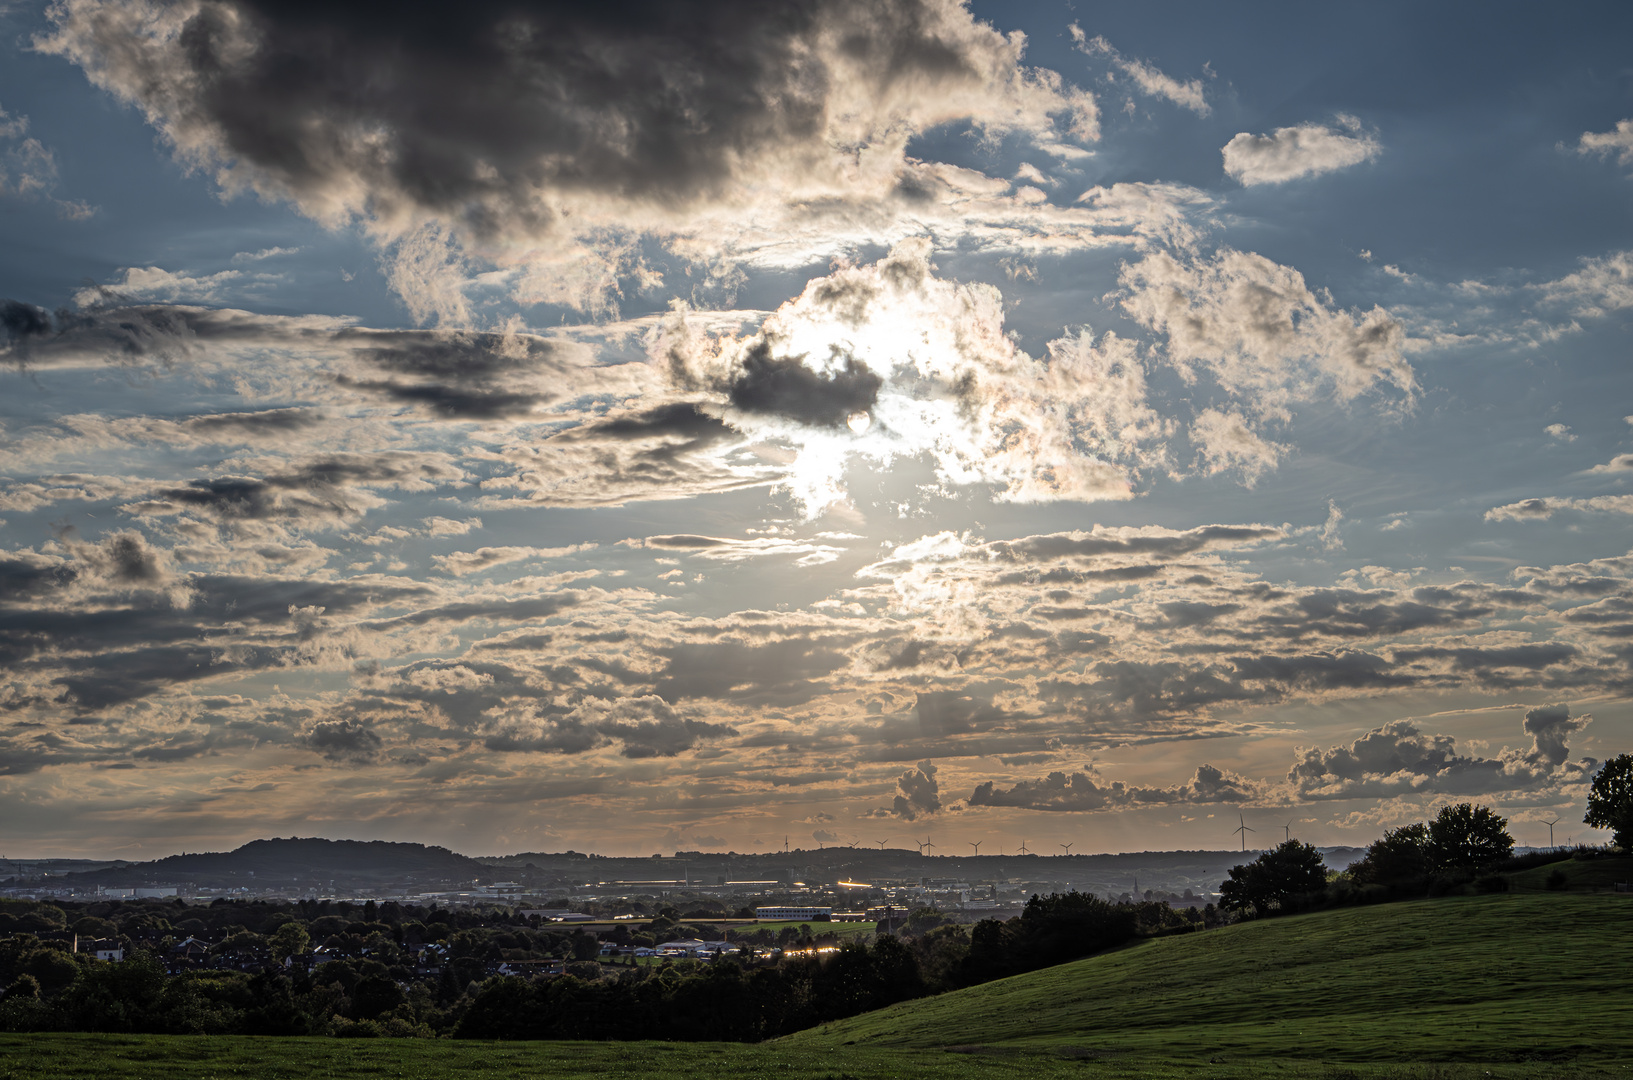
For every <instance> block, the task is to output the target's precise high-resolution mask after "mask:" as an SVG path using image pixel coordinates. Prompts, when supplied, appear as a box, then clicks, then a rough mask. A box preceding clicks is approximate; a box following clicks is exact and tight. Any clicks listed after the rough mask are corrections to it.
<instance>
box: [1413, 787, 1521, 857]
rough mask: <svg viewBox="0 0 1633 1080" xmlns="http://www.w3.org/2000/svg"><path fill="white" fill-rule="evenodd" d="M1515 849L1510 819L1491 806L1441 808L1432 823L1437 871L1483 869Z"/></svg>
mask: <svg viewBox="0 0 1633 1080" xmlns="http://www.w3.org/2000/svg"><path fill="white" fill-rule="evenodd" d="M1513 850H1514V838H1513V837H1512V836H1509V835H1508V819H1507V818H1505V817H1501V816H1500V815H1498V814H1497V812H1496V811H1494V810H1492V809H1491V808H1489V807H1485V806H1475V805H1474V804H1473V803H1458V804H1457V805H1455V806H1446V807H1442V808H1441V811H1440V813H1439V814H1437V815H1435V819H1434V820H1433V821H1431V822H1430V823H1429V861H1430V863H1431V864H1432V866H1433V867H1434V869H1436V870H1484V869H1486V868H1487V867H1489V866H1493V865H1495V864H1496V863H1499V862H1502V861H1503V860H1504V859H1506V858H1508V854H1509V852H1511V851H1513Z"/></svg>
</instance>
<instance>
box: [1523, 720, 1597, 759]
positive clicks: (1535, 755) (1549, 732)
mask: <svg viewBox="0 0 1633 1080" xmlns="http://www.w3.org/2000/svg"><path fill="white" fill-rule="evenodd" d="M1591 720H1592V717H1587V716H1572V715H1571V708H1570V706H1569V705H1543V706H1541V707H1540V708H1536V709H1529V710H1527V711H1526V714H1525V733H1526V734H1527V735H1530V736H1531V738H1532V740H1533V745H1532V748H1531V753H1529V754H1527V755H1526V760H1527V761H1529V762H1530V763H1531V764H1533V765H1538V764H1545V765H1546V766H1547V767H1548V768H1550V769H1557V768H1558V767H1559V766H1561V765H1563V764H1565V762H1566V761H1567V760H1568V759H1569V757H1570V747H1569V746H1568V745H1567V740H1568V739H1569V738H1570V737H1571V736H1572V735H1574V734H1576V733H1577V732H1578V731H1581V730H1582V729H1583V728H1585V727H1587V726H1588V723H1589V722H1590V721H1591Z"/></svg>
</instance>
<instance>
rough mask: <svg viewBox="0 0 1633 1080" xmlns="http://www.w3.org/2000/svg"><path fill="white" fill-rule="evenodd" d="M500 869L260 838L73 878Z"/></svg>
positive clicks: (453, 878)
mask: <svg viewBox="0 0 1633 1080" xmlns="http://www.w3.org/2000/svg"><path fill="white" fill-rule="evenodd" d="M492 877H493V868H492V867H490V866H485V865H483V864H482V863H479V862H477V861H476V860H475V859H470V858H467V857H465V856H464V855H460V854H457V853H455V852H452V851H449V850H448V849H447V848H442V847H427V846H426V845H424V844H396V843H390V842H387V841H384V840H319V839H315V838H314V839H300V838H296V837H291V838H290V839H288V840H252V841H250V842H249V843H247V844H245V845H244V846H243V847H241V848H237V849H236V850H233V851H222V852H200V853H196V854H189V855H172V856H170V857H169V858H165V859H157V860H155V861H153V862H144V863H132V864H130V865H127V866H117V867H109V868H106V869H102V870H93V871H89V872H86V873H80V874H69V875H67V876H66V879H65V880H66V881H67V882H68V883H70V884H85V885H107V886H112V887H116V888H120V887H125V888H128V887H132V886H140V885H148V884H165V885H172V884H174V885H182V884H193V885H212V886H222V885H227V884H238V885H244V884H248V883H250V882H251V881H253V882H254V883H256V884H260V885H264V884H272V883H282V882H297V883H313V884H322V885H327V884H328V883H329V882H331V881H333V882H335V883H336V884H337V886H338V885H340V884H342V883H345V884H346V885H348V886H349V885H352V884H373V885H378V884H384V883H387V882H394V881H408V880H413V881H416V882H420V883H434V882H446V883H448V884H450V885H456V884H457V885H468V884H470V883H471V882H473V881H476V880H479V879H480V880H484V881H486V880H491V879H492Z"/></svg>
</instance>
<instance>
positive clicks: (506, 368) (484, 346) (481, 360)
mask: <svg viewBox="0 0 1633 1080" xmlns="http://www.w3.org/2000/svg"><path fill="white" fill-rule="evenodd" d="M351 337H352V336H351V335H346V334H341V335H337V339H338V340H339V341H342V342H347V341H349V340H351ZM357 340H358V341H359V342H361V343H363V344H361V345H360V347H358V348H357V351H356V355H357V356H358V358H359V359H361V360H363V361H364V362H366V363H368V364H369V365H371V366H373V367H377V368H379V369H381V370H383V371H386V372H390V373H392V374H394V375H399V376H411V377H414V378H416V379H418V380H420V381H412V382H409V381H403V380H402V379H400V378H399V379H366V378H352V377H349V376H340V377H338V378H337V380H336V381H337V382H339V383H340V384H341V385H342V386H348V387H352V388H355V389H359V390H365V391H369V392H372V393H377V394H382V395H384V396H385V397H387V398H390V399H391V400H393V401H401V402H404V403H407V404H414V405H421V406H423V407H425V409H426V410H427V411H428V412H429V413H431V415H433V416H438V417H443V418H446V419H453V420H499V419H505V418H508V417H515V416H526V415H527V414H529V413H531V412H533V411H535V410H536V409H538V408H539V407H540V406H542V405H546V404H549V403H550V402H552V401H555V400H558V399H559V398H560V397H561V396H562V394H563V392H567V393H573V392H574V391H573V388H572V387H571V384H570V383H568V382H567V381H566V380H563V379H559V378H558V380H557V383H558V385H557V387H555V388H554V389H551V390H544V389H531V390H520V389H516V388H515V387H514V385H512V384H513V383H514V382H515V381H516V380H518V379H526V378H528V377H530V376H534V375H537V374H541V373H546V374H547V373H555V374H557V375H560V374H561V372H562V370H563V368H564V367H565V366H566V365H565V364H564V362H563V348H562V346H561V344H560V343H559V342H553V341H550V340H549V339H547V338H540V337H533V336H523V335H517V334H497V333H476V332H440V331H417V332H415V331H411V332H403V333H398V334H394V335H389V336H386V335H374V334H372V333H371V334H367V335H359V336H357ZM374 341H378V342H380V344H372V343H371V342H374Z"/></svg>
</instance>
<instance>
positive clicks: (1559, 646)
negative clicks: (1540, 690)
mask: <svg viewBox="0 0 1633 1080" xmlns="http://www.w3.org/2000/svg"><path fill="white" fill-rule="evenodd" d="M1578 655H1579V650H1578V649H1577V648H1576V647H1575V646H1574V645H1566V644H1564V643H1562V642H1539V643H1537V644H1532V645H1506V646H1501V647H1497V648H1474V647H1466V648H1448V647H1444V646H1431V647H1428V648H1419V649H1397V650H1395V658H1396V659H1397V660H1399V661H1402V662H1404V663H1408V664H1410V663H1415V662H1417V661H1420V660H1449V661H1451V667H1452V670H1453V671H1460V672H1463V671H1467V672H1485V671H1491V670H1493V669H1496V668H1522V669H1525V670H1528V671H1541V670H1542V669H1543V668H1548V667H1553V666H1555V665H1557V664H1563V663H1565V662H1566V661H1568V660H1571V659H1574V658H1575V657H1576V656H1578Z"/></svg>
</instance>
